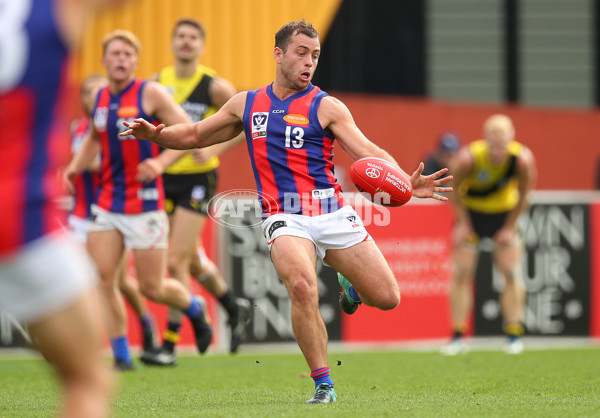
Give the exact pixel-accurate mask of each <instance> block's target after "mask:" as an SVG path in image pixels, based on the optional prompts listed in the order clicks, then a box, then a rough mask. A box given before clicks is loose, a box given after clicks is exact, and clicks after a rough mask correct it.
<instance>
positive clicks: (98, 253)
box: [87, 229, 134, 370]
mask: <svg viewBox="0 0 600 418" xmlns="http://www.w3.org/2000/svg"><path fill="white" fill-rule="evenodd" d="M87 248H88V252H89V253H90V255H91V257H92V259H93V260H94V263H95V264H96V267H97V268H98V273H99V275H100V284H99V287H98V288H99V290H98V299H99V301H100V313H101V316H102V320H103V323H104V328H105V330H106V334H107V336H108V338H109V339H110V343H111V347H112V350H113V354H114V358H115V366H116V368H118V369H121V370H133V368H134V366H133V362H132V360H131V353H130V350H129V342H128V340H127V313H126V310H125V304H124V302H123V297H122V296H121V292H119V290H118V285H117V280H116V277H117V270H118V267H119V264H120V262H121V259H122V257H123V254H124V252H125V247H124V246H123V236H122V235H121V233H120V232H119V231H117V230H116V229H110V230H104V231H90V232H89V233H88V239H87Z"/></svg>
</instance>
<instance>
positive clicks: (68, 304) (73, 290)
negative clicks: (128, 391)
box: [0, 234, 112, 417]
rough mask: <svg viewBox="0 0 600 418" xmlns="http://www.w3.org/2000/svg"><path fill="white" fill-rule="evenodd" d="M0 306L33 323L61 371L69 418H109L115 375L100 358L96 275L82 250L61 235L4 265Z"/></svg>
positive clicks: (37, 337)
mask: <svg viewBox="0 0 600 418" xmlns="http://www.w3.org/2000/svg"><path fill="white" fill-rule="evenodd" d="M0 277H1V278H2V279H1V280H0V306H1V307H2V309H3V310H4V311H6V312H7V313H8V314H10V315H12V316H14V318H15V319H16V320H17V321H19V322H21V323H23V324H28V327H29V332H30V335H31V337H32V340H33V341H34V342H35V343H36V346H37V347H38V348H39V349H40V350H41V351H42V354H43V355H44V357H45V358H46V359H47V360H48V361H49V362H50V363H51V364H52V365H53V366H54V367H55V368H56V370H57V371H58V379H59V381H60V384H61V389H62V392H63V396H64V402H63V407H62V409H63V415H64V416H73V417H80V416H107V415H108V411H107V408H108V406H109V394H110V393H109V392H110V388H111V386H112V385H111V382H110V376H108V374H107V370H106V366H105V365H103V363H102V361H101V357H100V343H99V332H98V321H97V312H96V310H95V306H96V304H95V300H94V298H93V297H92V296H91V295H92V294H93V290H94V289H95V287H96V285H97V283H96V280H95V271H94V268H93V265H92V264H91V262H90V259H89V257H88V255H87V254H86V252H85V251H84V249H83V248H81V246H79V245H77V244H74V243H72V242H70V241H69V240H67V239H64V237H61V236H60V235H58V234H56V235H55V234H53V235H52V236H47V237H45V238H43V239H40V240H38V241H35V242H33V243H32V244H29V245H28V246H26V247H25V248H24V249H23V250H22V251H20V252H19V253H17V254H16V255H15V256H12V257H6V258H5V259H3V260H2V262H0Z"/></svg>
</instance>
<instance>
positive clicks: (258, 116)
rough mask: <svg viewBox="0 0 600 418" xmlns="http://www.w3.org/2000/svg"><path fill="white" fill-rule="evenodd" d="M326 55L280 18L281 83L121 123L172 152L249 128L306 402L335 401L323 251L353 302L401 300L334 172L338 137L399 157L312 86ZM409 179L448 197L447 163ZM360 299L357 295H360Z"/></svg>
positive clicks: (311, 32) (417, 187) (424, 192)
mask: <svg viewBox="0 0 600 418" xmlns="http://www.w3.org/2000/svg"><path fill="white" fill-rule="evenodd" d="M320 53H321V47H320V41H319V35H318V33H317V31H316V30H315V29H314V28H313V27H312V25H310V24H309V23H307V22H305V21H295V22H291V23H288V24H286V25H284V26H283V27H282V28H281V29H280V30H279V31H278V32H277V34H276V35H275V49H274V51H273V56H274V58H275V61H276V63H277V66H276V75H275V81H274V82H273V83H272V84H270V85H267V86H265V87H262V88H260V89H258V90H254V91H250V92H242V93H238V94H236V95H235V96H234V97H233V98H232V99H231V100H229V101H228V102H227V103H226V104H225V105H224V106H223V107H222V108H221V109H220V110H219V111H218V112H217V113H216V114H215V115H213V116H212V117H210V118H207V119H205V120H203V121H200V122H197V123H195V124H181V125H176V126H171V127H168V128H165V127H164V125H158V126H154V125H152V124H150V123H148V122H147V121H146V120H144V119H136V120H134V121H133V122H125V125H126V126H128V127H129V129H128V130H127V131H125V132H124V133H122V135H135V136H136V137H138V138H141V139H151V140H152V141H154V142H156V143H158V144H161V145H162V146H166V147H169V148H175V149H188V148H196V147H206V146H210V145H213V144H216V143H220V142H224V141H227V140H229V139H232V138H235V137H236V136H237V135H238V134H239V133H240V132H242V131H245V133H246V138H247V141H246V143H247V145H248V151H249V154H250V157H251V161H252V167H253V169H254V175H255V179H256V184H257V188H258V192H259V194H260V198H261V203H262V207H263V215H264V218H265V220H264V222H263V232H264V235H265V238H266V239H267V243H268V245H269V248H270V251H271V259H272V261H273V264H274V266H275V269H276V270H277V273H278V274H279V277H280V278H281V279H282V281H283V283H284V284H285V285H286V288H287V290H288V293H289V295H290V299H291V304H292V308H291V317H292V328H293V330H294V335H295V337H296V341H297V342H298V345H299V346H300V348H301V350H302V353H303V354H304V357H305V359H306V361H307V363H308V366H309V367H310V370H311V376H312V377H313V379H314V382H315V394H314V396H313V397H312V398H311V399H309V400H308V401H307V403H329V402H334V401H335V400H336V395H335V391H334V389H333V381H332V380H331V376H330V368H329V366H328V364H327V330H326V328H325V323H324V322H323V318H322V317H321V314H320V312H319V293H318V289H317V275H316V268H315V266H316V262H317V257H319V258H322V259H323V261H324V262H325V263H326V264H327V265H330V266H332V267H333V268H334V269H336V270H337V271H339V272H340V273H341V274H342V275H343V276H344V277H346V278H347V279H348V280H349V283H352V284H353V285H354V286H349V287H348V292H353V294H354V298H353V301H354V303H355V304H358V303H359V301H360V300H362V302H363V303H366V304H367V305H371V306H375V307H377V308H379V309H382V310H390V309H394V308H395V307H396V306H397V305H398V303H400V291H399V288H398V283H397V282H396V278H395V277H394V274H393V273H392V271H391V269H390V268H389V266H388V264H387V262H386V261H385V259H384V258H383V255H382V254H381V252H380V251H379V249H378V248H377V246H376V245H375V243H374V241H373V240H372V238H371V237H370V235H369V234H368V233H367V231H366V230H365V227H364V226H363V223H362V221H361V219H360V217H359V216H358V214H357V213H356V212H355V211H354V209H353V208H352V207H351V206H349V205H346V203H345V201H344V197H343V195H342V192H341V187H340V185H339V184H338V183H337V182H336V179H335V176H334V167H333V163H332V157H333V153H332V150H333V143H334V140H335V139H337V140H338V141H339V143H340V146H341V147H342V148H343V149H344V150H345V151H346V152H347V153H348V154H349V155H350V156H351V157H352V158H354V159H359V158H362V157H367V156H375V157H380V158H384V159H386V160H388V161H390V162H392V163H394V164H396V162H395V160H394V159H393V158H392V157H391V156H390V155H389V154H388V153H387V152H386V151H384V150H382V149H381V148H379V147H378V146H376V145H375V144H374V143H372V142H371V141H369V140H368V139H367V138H366V137H365V136H364V135H363V134H362V133H361V131H360V130H359V129H358V127H357V126H356V124H355V123H354V120H353V118H352V115H351V114H350V111H349V110H348V108H346V106H344V104H343V103H341V102H340V101H339V100H337V99H335V98H333V97H330V96H328V95H327V94H326V93H324V92H323V91H321V90H320V89H319V88H318V87H316V86H314V85H313V84H311V79H312V76H313V74H314V71H315V69H316V67H317V63H318V61H319V55H320ZM422 171H423V164H422V163H421V164H420V165H419V167H418V168H417V170H416V171H415V172H414V173H413V175H412V176H410V178H411V182H412V186H413V195H414V196H416V197H430V198H435V199H438V200H447V199H446V198H444V197H441V196H439V195H437V194H436V193H439V192H446V191H450V190H451V188H449V187H443V186H442V185H443V184H444V183H446V182H447V181H448V180H451V178H452V177H451V176H449V177H446V178H444V179H441V180H438V179H437V178H438V177H439V176H441V175H442V174H444V173H445V172H446V171H447V170H446V169H444V170H440V171H439V172H437V173H435V174H433V175H431V176H422V175H421V173H422ZM359 298H360V299H359Z"/></svg>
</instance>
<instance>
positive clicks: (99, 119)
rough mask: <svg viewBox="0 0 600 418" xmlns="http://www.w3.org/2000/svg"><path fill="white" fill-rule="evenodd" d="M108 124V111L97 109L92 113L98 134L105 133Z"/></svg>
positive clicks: (102, 108)
mask: <svg viewBox="0 0 600 418" xmlns="http://www.w3.org/2000/svg"><path fill="white" fill-rule="evenodd" d="M107 122H108V109H107V108H106V107H99V108H97V109H96V112H95V113H94V126H95V127H96V130H97V131H98V132H103V131H106V123H107Z"/></svg>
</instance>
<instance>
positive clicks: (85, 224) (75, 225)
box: [69, 215, 90, 244]
mask: <svg viewBox="0 0 600 418" xmlns="http://www.w3.org/2000/svg"><path fill="white" fill-rule="evenodd" d="M89 228H90V220H89V219H83V218H80V217H78V216H75V215H69V232H70V233H71V237H72V238H73V239H74V240H75V241H77V242H79V243H82V244H85V242H86V241H87V234H88V230H89Z"/></svg>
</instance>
